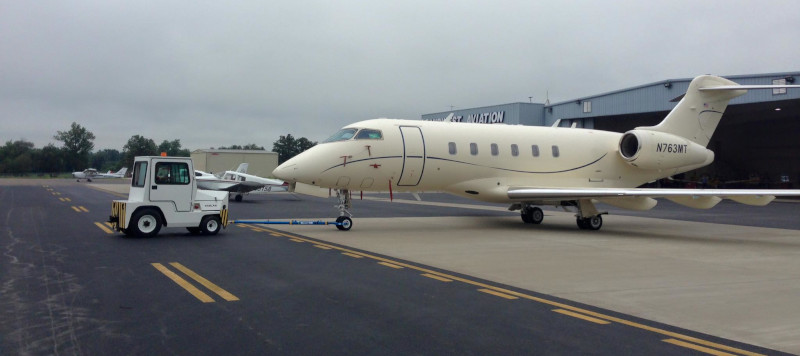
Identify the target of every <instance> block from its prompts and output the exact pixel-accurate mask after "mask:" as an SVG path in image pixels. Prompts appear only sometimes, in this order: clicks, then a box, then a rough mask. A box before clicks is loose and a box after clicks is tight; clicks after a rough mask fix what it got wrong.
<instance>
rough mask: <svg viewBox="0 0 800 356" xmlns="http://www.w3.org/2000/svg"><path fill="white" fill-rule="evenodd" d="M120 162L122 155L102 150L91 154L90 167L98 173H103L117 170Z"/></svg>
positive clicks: (113, 151) (117, 152) (109, 150)
mask: <svg viewBox="0 0 800 356" xmlns="http://www.w3.org/2000/svg"><path fill="white" fill-rule="evenodd" d="M121 160H122V153H120V152H119V151H118V150H115V149H108V148H106V149H103V150H100V151H97V152H94V153H92V154H91V160H90V161H91V162H92V167H94V168H97V170H98V171H101V172H105V171H107V170H113V171H117V170H119V168H121V167H119V165H120V161H121Z"/></svg>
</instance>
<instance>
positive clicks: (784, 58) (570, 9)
mask: <svg viewBox="0 0 800 356" xmlns="http://www.w3.org/2000/svg"><path fill="white" fill-rule="evenodd" d="M798 10H800V4H798V3H797V2H795V1H770V2H762V3H755V2H737V1H704V2H696V1H670V2H663V3H650V2H589V1H586V2H584V1H576V2H558V3H553V4H550V3H536V2H531V3H524V2H512V1H509V2H478V1H466V2H457V3H449V2H432V1H424V2H399V3H390V4H386V3H383V2H358V1H344V2H322V1H300V2H291V3H269V2H263V1H241V2H235V3H218V2H208V3H186V2H179V1H157V2H156V1H153V2H135V3H115V2H104V1H70V2H23V1H18V2H14V1H10V2H5V3H4V4H3V5H2V11H0V117H2V119H1V120H0V140H2V141H3V142H5V141H7V140H16V139H20V138H24V139H27V140H29V141H32V142H34V143H35V144H36V145H37V147H42V146H44V145H46V144H47V143H49V142H54V140H52V136H53V134H55V132H56V131H57V130H65V129H68V128H69V124H70V123H71V122H73V121H75V122H78V123H79V124H81V125H83V126H85V127H86V128H88V129H89V130H90V131H92V132H94V133H95V135H96V136H97V139H96V140H95V146H96V147H97V148H116V149H121V148H122V145H123V144H124V143H125V142H126V141H127V139H128V138H130V137H131V136H132V135H136V134H139V135H143V136H145V137H148V138H152V139H154V140H155V141H156V142H160V141H162V140H165V139H166V140H172V139H175V138H178V139H180V140H181V142H182V143H183V145H184V147H187V148H190V149H196V148H206V147H211V146H214V147H217V146H220V145H230V144H245V143H256V144H259V145H263V146H265V147H267V148H271V146H272V142H273V141H275V140H276V139H277V138H278V136H279V135H283V134H286V133H291V134H292V135H295V136H305V137H308V138H310V139H312V140H321V139H324V138H325V137H327V136H328V134H329V133H331V132H333V131H335V130H336V129H338V128H339V127H341V126H343V125H346V124H348V123H351V122H354V121H359V120H365V119H371V118H375V117H397V118H411V119H417V118H419V116H420V115H421V114H424V113H430V112H440V111H446V110H449V107H450V105H454V106H456V107H461V108H464V107H475V106H485V105H493V104H500V103H507V102H514V101H527V100H528V97H529V96H533V97H534V101H537V102H543V101H544V99H545V98H544V97H545V93H546V92H548V91H549V93H550V100H551V101H553V102H557V101H559V100H568V99H572V98H575V97H580V96H586V95H592V94H597V93H602V92H606V91H609V90H615V89H620V88H624V87H628V86H632V85H638V84H644V83H648V82H651V81H657V80H662V79H668V78H682V77H691V76H694V75H698V74H704V73H714V74H722V75H731V74H747V73H762V72H779V71H791V70H795V69H798V68H797V64H796V58H797V54H798V50H797V46H796V43H795V42H796V39H797V38H800V36H798V35H800V33H798V32H800V27H798V26H796V25H795V23H796V21H795V19H793V17H794V16H795V15H796V14H797V13H798V12H800V11H798Z"/></svg>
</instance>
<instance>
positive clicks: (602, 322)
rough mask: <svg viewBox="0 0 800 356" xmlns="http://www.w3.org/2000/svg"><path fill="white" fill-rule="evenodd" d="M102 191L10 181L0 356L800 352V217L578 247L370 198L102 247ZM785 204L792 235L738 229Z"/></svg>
mask: <svg viewBox="0 0 800 356" xmlns="http://www.w3.org/2000/svg"><path fill="white" fill-rule="evenodd" d="M97 186H98V185H97V184H93V183H90V184H86V183H76V182H71V181H65V180H0V201H2V202H3V204H0V214H1V215H0V216H1V217H2V220H0V250H2V251H3V254H2V256H0V294H2V298H0V335H2V339H0V354H2V355H6V354H8V355H13V354H220V353H225V354H278V353H280V354H287V353H290V354H321V353H325V354H400V353H402V354H512V353H513V354H604V355H610V354H614V355H617V354H691V353H695V352H697V353H709V352H711V353H713V352H716V353H717V354H722V352H724V353H730V354H740V355H743V354H780V353H781V351H783V352H791V353H798V352H800V345H799V344H798V343H797V340H800V325H798V323H800V317H799V316H798V313H800V310H798V309H799V308H797V307H796V303H795V302H794V300H795V299H796V296H797V295H800V294H798V291H800V278H798V277H800V276H798V273H800V272H799V271H800V268H798V267H800V262H798V261H800V258H798V257H800V233H799V232H798V230H797V228H791V226H792V224H795V223H796V221H797V219H796V217H797V213H798V212H799V211H800V204H795V203H774V204H772V205H771V206H768V207H765V208H754V207H746V206H738V208H737V206H732V207H730V208H729V207H727V206H724V207H723V209H721V210H720V211H721V215H722V216H716V217H715V219H718V221H727V222H724V223H721V224H707V223H688V222H685V221H684V220H663V219H653V218H640V217H631V216H616V215H611V216H607V217H606V222H605V226H604V227H603V229H602V230H601V231H580V230H578V229H577V227H576V226H575V222H574V218H572V217H571V215H570V214H568V213H563V212H559V211H555V210H546V217H545V222H544V224H542V225H539V226H530V225H525V224H522V223H521V221H520V219H519V216H518V215H517V214H516V213H512V212H508V211H505V209H504V207H498V206H494V205H492V206H486V205H482V204H476V203H474V202H469V201H463V200H460V199H458V198H452V197H448V196H442V195H436V194H426V195H423V202H416V201H403V200H402V199H400V200H398V201H395V202H391V203H390V202H387V201H383V199H384V198H385V197H384V196H372V195H370V196H367V197H366V198H365V200H363V201H361V200H356V201H355V206H354V208H353V213H354V216H355V217H354V227H353V229H352V230H351V231H348V232H340V231H338V230H336V229H335V228H333V227H330V226H285V225H277V226H272V225H252V224H248V225H233V226H229V227H228V228H227V229H226V230H225V231H223V232H222V233H220V234H219V235H217V236H192V235H189V234H188V233H187V232H186V231H185V230H183V229H174V228H167V229H164V230H162V234H161V235H159V236H158V237H155V238H149V239H139V238H125V237H123V235H122V234H119V233H113V232H110V231H107V226H105V225H104V224H103V221H104V220H106V219H107V216H108V214H109V210H110V201H111V200H112V199H120V195H119V193H112V192H109V191H106V190H98V189H92V188H91V187H97ZM123 187H124V186H123ZM117 188H119V187H117ZM112 190H113V189H112ZM398 197H400V198H403V197H406V198H407V197H408V196H403V195H399V196H398ZM354 198H356V197H354ZM356 199H357V198H356ZM333 203H334V202H333V200H326V199H318V198H309V197H297V196H293V195H291V194H286V193H278V194H271V195H260V196H253V195H251V196H247V197H245V201H244V202H242V203H238V204H237V203H232V204H231V217H232V218H235V219H244V218H259V219H265V218H271V219H284V218H315V219H316V218H326V217H328V218H330V217H335V215H336V214H335V210H334V209H333V208H332V205H333ZM774 206H779V207H780V208H779V209H776V211H777V212H778V214H779V215H780V216H783V217H784V218H785V219H784V218H775V217H774V215H772V214H770V213H768V212H769V211H770V210H767V211H763V210H762V211H761V212H762V213H767V214H769V215H770V218H760V219H759V218H754V219H750V218H748V219H741V218H740V219H735V216H736V215H737V214H738V215H740V216H744V215H745V214H746V216H748V217H752V216H756V217H757V216H758V214H759V213H758V211H759V210H760V209H771V207H774ZM657 209H658V208H657ZM662 209H666V210H665V212H668V213H669V214H675V216H680V215H681V214H683V213H682V212H680V211H678V212H676V211H674V210H670V209H669V205H667V207H665V208H662ZM730 209H732V210H730ZM737 209H738V210H737ZM704 213H707V212H704ZM657 215H658V214H653V215H652V216H657ZM726 216H727V217H726ZM730 220H732V221H730ZM745 220H754V222H755V224H754V225H751V226H744V225H742V224H743V223H746V222H747V221H745ZM772 220H777V221H778V222H777V223H771V222H770V221H772ZM785 220H792V221H793V222H785ZM737 223H738V225H735V224H737ZM776 224H777V225H780V226H782V227H783V228H782V229H776V228H770V227H768V228H764V227H758V226H762V225H776ZM784 224H787V225H784ZM785 226H789V227H788V228H787V227H785Z"/></svg>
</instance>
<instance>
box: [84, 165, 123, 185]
mask: <svg viewBox="0 0 800 356" xmlns="http://www.w3.org/2000/svg"><path fill="white" fill-rule="evenodd" d="M127 171H128V168H125V167H123V168H121V169H120V170H119V171H117V172H116V173H112V172H111V171H108V172H107V173H99V172H97V170H96V169H94V168H87V169H84V170H83V171H82V172H72V178H77V181H78V182H80V181H81V179H86V181H87V182H91V181H92V179H105V178H125V172H127Z"/></svg>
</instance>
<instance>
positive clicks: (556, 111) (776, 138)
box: [422, 72, 800, 188]
mask: <svg viewBox="0 0 800 356" xmlns="http://www.w3.org/2000/svg"><path fill="white" fill-rule="evenodd" d="M724 77H725V78H727V79H730V80H732V81H734V82H736V83H738V84H741V85H772V84H800V83H796V82H795V80H796V79H797V78H798V77H800V72H786V73H769V74H750V75H738V76H724ZM692 79H693V78H683V79H668V80H663V81H659V82H655V83H650V84H645V85H640V86H636V87H632V88H627V89H621V90H617V91H612V92H609V93H605V94H599V95H594V96H587V97H582V98H576V99H573V100H568V101H564V102H560V103H555V104H537V103H521V102H520V103H510V104H503V105H494V106H485V107H479V108H472V109H463V110H455V111H448V112H440V113H433V114H425V115H422V119H423V120H437V121H438V120H445V119H447V118H448V117H450V118H451V119H452V120H453V121H460V122H478V123H487V124H493V123H503V124H509V125H532V126H552V125H554V124H555V123H556V122H558V126H562V127H570V126H572V125H575V126H576V127H578V128H587V129H598V130H607V131H615V132H626V131H628V130H632V129H634V128H636V127H638V126H651V125H656V124H658V123H659V122H661V120H662V119H663V118H664V117H665V116H666V115H667V113H669V111H670V110H672V108H674V107H675V105H677V103H678V101H680V98H681V97H682V96H683V94H684V93H686V90H687V89H688V87H689V82H691V81H692ZM708 148H709V149H711V150H712V151H714V153H715V159H714V163H713V164H711V165H710V166H708V167H704V168H701V169H699V170H697V171H695V172H687V173H686V175H685V177H684V179H686V180H690V181H691V180H699V179H700V177H701V176H707V177H709V178H710V179H716V180H718V181H719V182H721V183H722V184H721V185H720V186H721V187H728V188H732V187H740V188H747V187H752V188H756V187H758V188H790V187H792V186H794V187H798V186H800V184H799V183H800V89H788V90H787V89H767V90H749V91H748V93H747V94H745V95H743V96H740V97H738V98H735V99H733V100H731V102H730V104H729V106H728V109H727V110H726V111H725V114H724V115H723V116H722V121H721V122H720V124H719V126H718V127H717V130H716V131H715V132H714V136H713V137H712V140H711V143H709V146H708ZM725 182H727V183H728V184H724V183H725Z"/></svg>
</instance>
